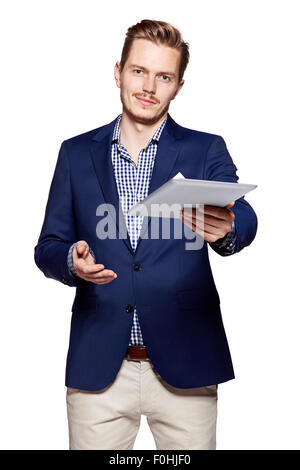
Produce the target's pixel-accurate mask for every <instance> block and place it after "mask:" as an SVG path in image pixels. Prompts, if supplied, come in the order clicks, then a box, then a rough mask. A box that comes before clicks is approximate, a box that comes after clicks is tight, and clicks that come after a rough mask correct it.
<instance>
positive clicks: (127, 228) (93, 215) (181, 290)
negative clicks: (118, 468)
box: [35, 20, 257, 449]
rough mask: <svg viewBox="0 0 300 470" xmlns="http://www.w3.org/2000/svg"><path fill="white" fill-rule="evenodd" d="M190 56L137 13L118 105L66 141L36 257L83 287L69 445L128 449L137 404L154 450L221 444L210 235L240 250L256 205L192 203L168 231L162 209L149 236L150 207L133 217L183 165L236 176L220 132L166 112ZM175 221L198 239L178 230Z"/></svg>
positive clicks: (176, 39) (224, 356)
mask: <svg viewBox="0 0 300 470" xmlns="http://www.w3.org/2000/svg"><path fill="white" fill-rule="evenodd" d="M188 60H189V50H188V44H187V43H185V42H183V40H182V38H181V34H180V32H179V31H178V30H177V29H176V28H175V27H174V26H172V25H170V24H168V23H165V22H162V21H152V20H143V21H141V22H140V23H138V24H136V25H134V26H132V27H131V28H129V29H128V31H127V37H126V40H125V43H124V47H123V51H122V57H121V62H120V63H119V62H117V63H116V65H115V80H116V84H117V86H118V87H119V88H120V92H121V93H120V94H121V101H122V106H123V110H122V114H121V115H119V116H118V117H117V118H116V119H114V120H113V121H112V122H111V123H109V124H107V125H105V126H102V127H100V128H97V129H95V130H92V131H89V132H86V133H84V134H81V135H79V136H76V137H73V138H71V139H68V140H65V141H64V142H63V143H62V146H61V149H60V152H59V157H58V161H57V165H56V168H55V172H54V176H53V180H52V184H51V188H50V192H49V199H48V203H47V207H46V213H45V219H44V224H43V227H42V230H41V234H40V237H39V240H38V244H37V246H36V247H35V261H36V264H37V266H38V267H39V268H40V269H41V270H42V271H43V273H44V274H45V276H47V277H50V278H53V279H56V280H58V281H60V282H63V283H64V284H66V285H68V286H73V287H76V296H75V299H74V303H73V307H72V312H73V313H72V321H71V334H70V345H69V351H68V357H67V366H66V386H67V411H68V423H69V436H70V449H132V448H133V445H134V441H135V438H136V435H137V432H138V429H139V425H140V418H141V415H142V414H144V415H146V416H147V421H148V424H149V426H150V429H151V432H152V434H153V436H154V439H155V443H156V447H157V449H215V448H216V417H217V399H218V395H217V393H218V392H217V388H218V384H219V383H221V382H225V381H228V380H231V379H233V378H234V371H233V366H232V362H231V357H230V352H229V348H228V344H227V339H226V335H225V331H224V327H223V323H222V317H221V311H220V300H219V296H218V292H217V290H216V287H215V284H214V280H213V276H212V273H211V269H210V264H209V258H208V248H207V244H209V245H210V246H211V248H213V249H214V250H215V251H216V252H217V253H219V254H220V255H221V256H228V255H232V254H234V253H238V252H239V251H241V250H242V249H243V248H244V247H245V246H247V245H249V244H250V243H251V242H252V240H253V239H254V237H255V234H256V230H257V218H256V215H255V212H254V211H253V209H252V208H251V206H250V205H249V204H248V202H246V200H245V199H244V198H240V199H238V200H237V201H235V203H231V204H229V205H228V206H227V207H224V208H219V207H212V206H204V209H203V208H200V209H197V210H196V209H189V210H185V211H184V212H183V211H182V213H181V214H182V216H181V220H180V219H177V220H175V219H173V224H172V223H170V225H171V228H170V236H169V237H168V238H163V237H162V236H161V229H162V227H161V223H162V220H161V219H158V220H159V229H160V232H159V237H151V235H150V236H149V237H146V236H145V233H146V232H147V231H148V232H147V234H148V233H151V230H150V229H151V228H153V227H152V226H153V224H154V221H155V218H152V217H151V218H150V217H144V218H143V217H141V216H139V217H134V216H129V215H128V210H129V208H130V207H132V206H133V205H135V204H136V203H138V202H139V201H142V200H143V199H144V198H145V197H146V196H147V195H148V194H150V193H152V192H153V191H154V190H156V189H157V188H159V187H160V186H161V185H162V184H164V183H165V182H166V181H168V180H169V179H171V178H173V177H174V176H175V175H176V174H177V173H178V172H180V173H182V174H183V175H184V176H185V177H187V178H195V179H205V180H218V181H228V182H237V180H238V177H237V175H236V170H237V168H236V167H235V165H234V164H233V161H232V159H231V157H230V155H229V153H228V151H227V148H226V144H225V142H224V140H223V138H222V137H220V136H217V135H214V134H208V133H204V132H199V131H194V130H191V129H187V128H184V127H182V126H180V125H178V124H177V123H176V122H175V121H174V120H173V119H172V118H171V116H170V114H169V113H168V109H169V105H170V102H171V100H173V99H174V98H175V97H176V96H177V94H178V93H179V91H180V90H181V88H182V86H183V83H184V80H183V79H182V77H183V74H184V71H185V69H186V66H187V63H188ZM156 222H157V219H156ZM178 224H180V226H181V227H185V228H186V229H187V230H186V231H185V233H186V234H193V235H195V237H196V239H197V240H198V241H199V239H201V240H202V241H203V246H202V247H201V249H186V239H185V236H182V237H181V238H176V237H175V236H174V235H175V229H176V227H177V228H178ZM104 226H107V227H109V234H110V236H109V237H108V236H106V237H105V236H104V232H105V230H104V229H103V227H104ZM106 235H107V234H106ZM201 237H202V238H201Z"/></svg>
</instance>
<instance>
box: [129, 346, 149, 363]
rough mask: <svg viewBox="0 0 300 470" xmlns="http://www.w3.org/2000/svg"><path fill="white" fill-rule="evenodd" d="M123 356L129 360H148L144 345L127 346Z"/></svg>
mask: <svg viewBox="0 0 300 470" xmlns="http://www.w3.org/2000/svg"><path fill="white" fill-rule="evenodd" d="M125 358H126V359H128V360H130V361H150V358H149V356H148V354H147V351H146V346H128V348H127V351H126V353H125Z"/></svg>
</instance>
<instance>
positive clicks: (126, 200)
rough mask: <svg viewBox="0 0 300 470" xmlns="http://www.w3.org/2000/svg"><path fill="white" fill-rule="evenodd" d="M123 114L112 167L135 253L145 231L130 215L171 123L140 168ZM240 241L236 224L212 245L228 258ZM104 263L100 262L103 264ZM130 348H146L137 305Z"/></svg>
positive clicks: (157, 134) (141, 158)
mask: <svg viewBox="0 0 300 470" xmlns="http://www.w3.org/2000/svg"><path fill="white" fill-rule="evenodd" d="M121 118H122V114H120V115H119V116H118V118H117V121H116V124H115V127H114V131H113V136H112V142H111V144H112V146H111V158H112V165H113V169H114V174H115V180H116V184H117V188H118V193H119V199H120V202H121V206H122V210H123V214H124V217H125V221H126V226H127V231H128V235H129V238H130V242H131V246H132V249H133V251H135V249H136V245H137V242H138V239H139V235H140V230H141V228H142V223H143V216H130V215H128V214H127V212H128V211H129V209H130V208H131V207H132V206H134V205H135V204H137V203H138V202H140V201H142V200H143V199H144V198H145V197H147V195H148V190H149V185H150V181H151V176H152V170H153V166H154V161H155V156H156V151H157V145H158V142H159V138H160V136H161V133H162V131H163V129H164V126H165V124H166V121H167V117H166V119H165V120H164V121H163V122H162V123H161V125H160V126H159V128H158V129H157V130H156V132H155V133H154V135H153V137H152V138H151V139H150V140H149V142H148V144H147V146H146V147H145V148H143V149H142V150H141V151H140V153H139V159H138V165H137V166H136V164H135V162H134V161H133V159H132V158H131V156H130V155H129V153H128V151H127V149H126V148H125V147H124V145H122V144H121V140H120V121H121ZM235 240H236V231H235V226H234V222H233V225H232V229H231V231H230V232H229V233H228V234H227V235H226V236H225V237H224V238H223V239H221V240H220V241H219V240H217V242H214V243H212V246H213V247H214V246H216V247H219V248H221V249H222V254H223V255H224V256H226V255H229V254H231V253H232V251H233V250H234V244H235ZM74 245H75V243H74V244H73V245H72V246H71V247H70V250H69V253H68V260H67V261H68V267H69V270H70V273H72V274H73V275H74V276H76V275H77V273H76V271H75V269H74V266H73V259H72V250H73V247H74ZM90 252H91V254H92V256H93V257H94V259H95V262H96V258H95V255H94V253H93V251H92V249H91V248H90ZM99 262H100V261H99ZM129 345H134V346H143V345H144V343H143V336H142V332H141V327H140V324H139V320H138V314H137V311H136V306H134V312H133V324H132V329H131V337H130V342H129Z"/></svg>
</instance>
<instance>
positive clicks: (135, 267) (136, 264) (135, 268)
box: [133, 263, 141, 271]
mask: <svg viewBox="0 0 300 470" xmlns="http://www.w3.org/2000/svg"><path fill="white" fill-rule="evenodd" d="M133 269H134V270H135V271H139V270H140V269H141V265H140V264H139V263H135V264H134V265H133Z"/></svg>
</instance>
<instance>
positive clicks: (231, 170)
mask: <svg viewBox="0 0 300 470" xmlns="http://www.w3.org/2000/svg"><path fill="white" fill-rule="evenodd" d="M236 172H237V167H236V166H235V165H234V163H233V161H232V158H231V156H230V154H229V152H228V150H227V146H226V143H225V141H224V139H223V138H222V137H221V136H215V137H214V139H213V141H212V143H211V145H210V146H209V148H208V151H207V156H206V165H205V179H207V180H212V181H225V182H229V183H237V182H238V179H239V177H238V176H237V174H236ZM230 210H232V212H233V213H234V215H235V219H234V222H235V227H236V234H237V238H236V242H235V246H234V250H233V251H232V253H231V254H235V253H238V252H239V251H241V250H242V249H243V248H245V247H246V246H248V245H250V244H251V243H252V241H253V240H254V238H255V235H256V232H257V216H256V214H255V212H254V210H253V208H252V207H251V206H250V204H249V203H248V202H247V201H246V200H245V196H243V197H241V198H239V199H237V200H236V201H235V204H234V206H233V207H231V208H230ZM210 246H211V248H212V249H213V250H214V251H216V252H217V253H219V254H220V255H221V256H224V255H223V253H222V251H221V250H219V249H218V246H216V245H215V246H214V244H213V243H212V244H210Z"/></svg>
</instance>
